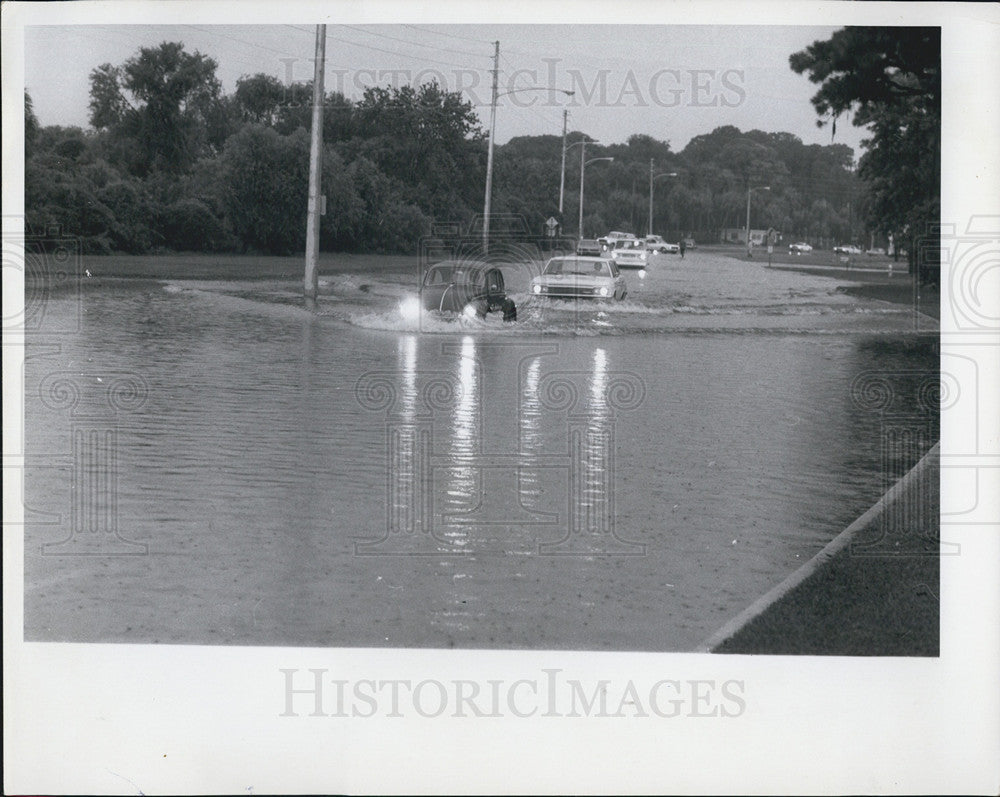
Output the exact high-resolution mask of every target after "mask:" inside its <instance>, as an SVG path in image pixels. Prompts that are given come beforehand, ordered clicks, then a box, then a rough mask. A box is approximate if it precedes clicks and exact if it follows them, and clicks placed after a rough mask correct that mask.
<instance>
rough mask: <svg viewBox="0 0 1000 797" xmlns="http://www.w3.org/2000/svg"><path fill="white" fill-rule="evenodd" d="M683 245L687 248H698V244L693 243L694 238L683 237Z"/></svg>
mask: <svg viewBox="0 0 1000 797" xmlns="http://www.w3.org/2000/svg"><path fill="white" fill-rule="evenodd" d="M684 246H685V247H687V248H688V249H697V248H698V244H696V243H695V240H694V238H685V239H684Z"/></svg>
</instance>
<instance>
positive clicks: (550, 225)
mask: <svg viewBox="0 0 1000 797" xmlns="http://www.w3.org/2000/svg"><path fill="white" fill-rule="evenodd" d="M545 226H546V227H548V228H549V229H550V230H554V229H555V228H556V227H558V226H559V222H558V221H556V218H555V216H549V218H548V220H547V221H546V222H545Z"/></svg>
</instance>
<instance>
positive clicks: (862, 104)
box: [789, 27, 941, 276]
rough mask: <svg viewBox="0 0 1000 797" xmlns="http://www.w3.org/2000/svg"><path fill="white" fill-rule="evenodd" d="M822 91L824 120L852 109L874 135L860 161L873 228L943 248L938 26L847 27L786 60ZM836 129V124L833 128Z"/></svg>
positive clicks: (919, 246)
mask: <svg viewBox="0 0 1000 797" xmlns="http://www.w3.org/2000/svg"><path fill="white" fill-rule="evenodd" d="M789 63H790V65H791V68H792V69H793V70H794V71H796V72H798V73H799V74H802V73H804V72H805V73H808V75H809V79H810V80H811V81H812V82H813V83H819V84H820V89H819V91H818V92H817V93H816V94H815V96H813V98H812V103H813V106H814V107H815V108H816V112H817V113H818V114H819V116H820V119H819V120H818V124H820V125H823V124H825V123H826V122H827V121H829V120H831V119H832V120H833V123H834V125H835V124H836V119H837V117H838V116H840V115H841V114H843V113H846V112H848V111H853V112H854V124H855V125H857V126H861V127H867V128H868V129H869V130H870V131H871V134H872V135H871V138H870V139H867V140H865V141H864V142H863V144H864V145H865V147H866V148H867V151H866V152H865V154H864V155H863V156H862V157H861V160H860V162H859V170H858V171H859V174H860V176H861V178H862V179H863V180H864V182H865V185H866V186H867V189H868V194H869V196H868V197H867V201H866V202H865V203H864V205H865V207H866V208H867V212H868V213H869V214H870V215H869V220H870V223H871V224H872V227H873V229H875V230H878V231H880V232H883V233H893V234H895V235H896V237H897V239H898V238H900V237H902V235H901V234H905V235H906V237H907V238H909V241H910V245H909V247H908V248H909V254H910V266H911V270H912V269H913V268H914V267H920V269H921V272H922V273H923V275H924V276H927V275H928V269H927V266H928V265H929V264H927V263H921V264H917V263H915V261H914V256H915V255H916V253H918V252H924V253H926V252H934V251H937V250H938V248H939V223H940V207H941V188H940V184H941V30H940V28H861V27H851V28H843V29H841V30H839V31H837V32H836V33H834V34H833V36H832V37H831V38H830V39H828V40H826V41H817V42H814V43H813V44H812V45H810V46H809V47H807V48H806V49H805V50H803V51H802V52H798V53H794V54H793V55H792V56H790V58H789ZM834 129H836V128H834Z"/></svg>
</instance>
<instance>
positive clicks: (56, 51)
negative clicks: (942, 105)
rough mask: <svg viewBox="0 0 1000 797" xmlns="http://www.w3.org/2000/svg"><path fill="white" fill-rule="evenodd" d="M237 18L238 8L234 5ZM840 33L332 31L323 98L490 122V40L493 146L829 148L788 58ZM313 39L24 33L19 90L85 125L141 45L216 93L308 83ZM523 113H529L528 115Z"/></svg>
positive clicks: (42, 117) (210, 31) (842, 126)
mask: <svg viewBox="0 0 1000 797" xmlns="http://www.w3.org/2000/svg"><path fill="white" fill-rule="evenodd" d="M234 8H238V6H234ZM834 30H836V28H835V27H803V26H703V25H699V26H694V25H690V26H689V25H683V26H681V25H617V24H616V25H602V26H598V25H586V26H585V25H577V26H565V25H487V24H482V25H440V24H437V25H387V24H359V25H328V26H327V64H326V87H327V90H328V91H329V90H335V89H338V90H341V91H343V93H344V94H346V95H347V96H348V97H350V98H352V99H358V98H360V96H361V94H362V92H363V91H364V89H365V87H367V86H371V85H387V84H395V85H401V84H403V83H410V84H419V83H422V82H426V81H428V80H432V79H436V80H437V81H438V82H439V83H443V84H444V85H445V86H446V87H447V88H448V89H450V90H460V91H462V92H463V93H464V94H465V96H466V97H467V98H468V99H469V100H471V101H472V102H473V103H474V104H475V105H476V106H477V107H476V111H477V113H478V114H479V116H480V118H481V120H482V122H483V125H484V126H486V125H487V124H488V122H489V99H490V80H491V74H490V69H491V68H492V55H493V42H494V41H497V40H499V42H500V72H499V90H500V92H501V94H502V93H503V92H505V91H508V90H511V89H521V88H524V87H528V86H535V87H538V86H542V87H555V88H557V89H564V90H568V91H574V92H575V93H574V96H573V97H572V98H570V97H567V96H565V95H563V94H550V93H548V92H544V91H527V92H518V93H515V94H508V95H507V96H501V98H500V101H499V104H498V112H497V120H496V136H497V138H496V140H497V141H498V142H500V143H503V142H505V141H508V140H509V139H510V138H511V137H513V136H518V135H538V134H555V135H558V134H560V133H561V132H562V115H563V110H564V109H568V110H569V111H570V116H569V129H570V130H582V131H584V132H586V133H587V134H589V135H590V136H592V137H594V138H597V139H599V140H601V141H602V142H605V143H615V142H622V141H625V140H626V139H627V138H628V136H629V135H631V134H633V133H645V134H647V135H650V136H653V137H655V138H657V139H660V140H665V141H669V142H670V144H671V146H672V148H673V149H674V150H675V151H679V150H681V149H683V148H684V146H685V145H686V144H687V142H688V141H689V140H690V139H691V138H692V137H693V136H696V135H699V134H702V133H708V132H710V131H711V130H713V129H714V128H716V127H719V126H720V125H735V126H736V127H739V128H740V129H741V130H750V129H754V128H757V129H760V130H765V131H784V132H790V133H793V134H795V135H797V136H799V137H800V138H801V139H802V140H803V141H805V142H806V143H815V144H829V143H830V142H831V132H832V131H831V128H830V126H827V127H825V128H822V129H819V128H817V126H816V114H815V111H814V109H813V107H812V105H811V104H810V102H809V98H810V97H811V96H812V95H813V93H815V91H816V86H815V85H814V84H812V83H810V82H809V81H808V79H807V78H806V77H805V76H801V75H797V74H795V73H794V72H792V71H791V69H790V68H789V66H788V56H789V55H790V54H791V53H793V52H796V51H798V50H801V49H802V48H804V47H806V46H807V45H809V44H810V43H812V42H813V41H815V40H817V39H825V38H828V37H829V36H830V34H831V33H832V32H833V31H834ZM314 35H315V27H314V26H312V25H309V24H278V25H217V24H216V25H209V24H192V25H142V26H138V25H73V26H46V27H29V28H27V29H26V33H25V82H26V86H27V89H28V91H29V92H30V94H31V97H32V100H33V102H34V107H35V113H36V115H37V116H38V119H39V121H40V122H41V124H43V125H50V124H59V125H78V126H81V127H86V126H88V125H89V121H88V109H87V104H88V101H89V90H90V86H89V81H88V76H89V74H90V72H91V70H92V69H94V67H96V66H98V65H99V64H102V63H105V62H109V63H112V64H120V63H122V62H123V61H125V60H126V59H127V58H129V57H131V56H132V55H134V54H135V53H136V51H137V50H138V48H139V47H143V46H155V45H157V44H159V43H160V42H164V41H180V42H183V43H184V45H185V47H186V48H187V49H188V50H189V51H195V50H197V51H199V52H201V53H203V54H205V55H208V56H211V57H212V58H214V59H215V60H216V62H217V63H218V70H217V74H218V76H219V78H220V80H221V81H222V85H223V90H224V91H225V92H227V93H228V92H231V91H233V90H234V88H235V86H236V81H237V79H239V77H240V76H241V75H247V74H254V73H257V72H264V73H266V74H269V75H273V76H275V77H276V78H278V79H280V80H281V81H282V82H288V81H289V80H309V79H311V78H312V63H311V59H312V56H313V48H314ZM526 106H527V107H526ZM863 137H864V131H862V130H860V129H858V128H855V127H854V126H853V125H851V124H850V122H849V121H848V120H847V119H842V120H840V122H839V123H838V125H837V131H836V138H835V139H834V140H835V141H836V142H837V143H843V144H847V145H848V146H851V147H852V148H854V150H855V157H858V156H859V155H860V140H861V139H862V138H863Z"/></svg>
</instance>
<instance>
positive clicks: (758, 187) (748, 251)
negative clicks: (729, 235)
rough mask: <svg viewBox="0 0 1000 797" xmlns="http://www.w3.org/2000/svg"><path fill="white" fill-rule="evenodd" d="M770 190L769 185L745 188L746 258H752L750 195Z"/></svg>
mask: <svg viewBox="0 0 1000 797" xmlns="http://www.w3.org/2000/svg"><path fill="white" fill-rule="evenodd" d="M770 190H771V186H769V185H760V186H754V187H752V188H751V187H748V188H747V257H753V254H752V252H751V250H750V194H751V193H753V192H754V191H770Z"/></svg>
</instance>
